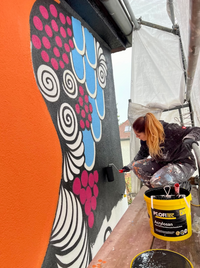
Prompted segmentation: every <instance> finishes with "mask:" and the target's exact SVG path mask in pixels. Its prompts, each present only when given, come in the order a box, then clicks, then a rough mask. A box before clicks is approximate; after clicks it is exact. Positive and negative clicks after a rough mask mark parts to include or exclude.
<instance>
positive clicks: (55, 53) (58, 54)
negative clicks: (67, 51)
mask: <svg viewBox="0 0 200 268" xmlns="http://www.w3.org/2000/svg"><path fill="white" fill-rule="evenodd" d="M53 53H54V55H55V56H56V57H60V52H59V50H58V48H57V47H54V49H53Z"/></svg>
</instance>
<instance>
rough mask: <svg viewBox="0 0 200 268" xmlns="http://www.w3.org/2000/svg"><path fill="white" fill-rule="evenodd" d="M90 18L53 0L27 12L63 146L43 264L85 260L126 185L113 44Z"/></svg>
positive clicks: (40, 76)
mask: <svg viewBox="0 0 200 268" xmlns="http://www.w3.org/2000/svg"><path fill="white" fill-rule="evenodd" d="M86 26H87V24H86V23H85V22H84V21H83V20H82V19H80V16H79V15H77V13H76V12H74V11H73V10H72V8H71V7H70V6H68V5H67V4H66V3H65V6H63V5H59V4H57V3H56V2H55V1H53V0H51V1H47V0H37V1H36V2H35V4H34V6H33V8H32V11H31V14H30V39H31V44H32V47H31V48H32V51H31V52H32V62H33V70H34V74H35V79H36V81H37V84H38V90H40V92H41V94H42V96H43V98H44V101H45V103H46V105H47V108H48V111H49V113H50V115H51V119H52V121H53V124H54V126H55V129H56V131H57V134H58V137H59V140H60V146H61V150H62V154H63V173H62V178H61V185H60V193H59V200H58V208H57V211H55V221H54V223H52V234H51V237H50V240H49V246H48V249H47V252H46V256H45V259H44V263H43V265H42V268H57V267H58V265H59V267H63V268H64V267H75V265H77V268H78V267H81V268H86V267H87V266H88V264H89V262H90V261H91V259H92V257H93V256H92V249H91V248H92V246H93V245H94V243H95V241H96V239H97V236H98V234H99V231H100V229H101V227H102V223H103V221H104V220H105V219H107V221H109V220H110V219H111V218H112V210H113V209H114V208H115V207H116V206H117V204H118V203H119V202H121V200H122V198H123V194H124V191H125V182H124V177H123V174H120V173H119V172H118V170H117V169H116V168H115V167H117V168H118V169H120V168H122V155H121V147H120V138H119V126H118V118H117V108H116V98H115V89H114V82H113V70H112V62H111V52H110V50H109V49H108V46H105V45H104V42H103V43H101V42H99V40H101V38H98V39H97V38H95V36H97V33H96V34H95V36H94V35H93V33H94V29H93V30H91V28H89V27H88V28H89V29H88V28H87V27H86ZM99 27H100V25H99ZM81 31H82V33H83V32H84V34H83V36H84V38H82V37H81V36H80V35H81ZM77 33H78V34H77ZM94 38H95V39H94ZM91 40H92V41H91ZM93 40H94V41H95V42H94V41H93ZM93 46H94V47H93ZM81 48H82V50H81ZM93 49H94V51H96V55H95V53H92V51H93ZM94 55H95V57H96V58H95V59H94V57H93V56H94ZM95 62H96V63H95ZM82 67H83V68H82ZM81 68H82V69H81ZM84 68H85V69H84ZM84 70H85V71H84ZM93 80H94V82H95V83H97V90H96V91H97V92H96V91H95V90H93V88H92V86H91V84H92V81H93ZM101 94H102V95H101ZM99 95H100V97H99ZM97 107H98V109H97ZM102 107H103V108H102ZM96 109H97V110H98V112H96ZM98 126H100V128H99V127H98ZM93 147H94V150H92V149H91V148H93ZM93 152H94V155H93ZM92 157H93V158H92ZM91 159H92V160H91ZM109 164H112V165H113V164H114V166H115V167H114V166H113V168H112V170H113V176H114V181H112V182H109V181H108V178H107V176H106V174H105V170H104V168H105V167H107V166H108V165H109ZM121 213H122V212H120V211H119V212H118V214H119V215H120V214H121ZM106 230H110V231H112V228H111V227H110V226H109V225H107V229H106ZM104 237H106V233H105V234H104ZM100 239H101V243H102V244H103V242H104V241H103V239H104V238H103V237H101V238H100ZM74 252H76V253H74Z"/></svg>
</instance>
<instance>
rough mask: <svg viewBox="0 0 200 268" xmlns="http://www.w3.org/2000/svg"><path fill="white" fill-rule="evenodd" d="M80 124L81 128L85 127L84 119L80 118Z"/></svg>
mask: <svg viewBox="0 0 200 268" xmlns="http://www.w3.org/2000/svg"><path fill="white" fill-rule="evenodd" d="M80 126H81V128H82V129H84V128H85V123H84V121H83V120H82V119H81V120H80Z"/></svg>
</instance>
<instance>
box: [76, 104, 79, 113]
mask: <svg viewBox="0 0 200 268" xmlns="http://www.w3.org/2000/svg"><path fill="white" fill-rule="evenodd" d="M75 110H76V112H77V114H79V113H80V106H79V104H76V105H75Z"/></svg>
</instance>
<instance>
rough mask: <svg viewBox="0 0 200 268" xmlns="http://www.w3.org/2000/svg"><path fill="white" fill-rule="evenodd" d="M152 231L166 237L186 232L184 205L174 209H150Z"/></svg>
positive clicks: (181, 234)
mask: <svg viewBox="0 0 200 268" xmlns="http://www.w3.org/2000/svg"><path fill="white" fill-rule="evenodd" d="M151 212H152V219H153V227H154V233H156V234H158V235H161V236H166V237H179V236H184V235H187V234H188V227H187V220H186V210H185V207H183V208H180V209H176V210H158V209H154V208H153V209H151Z"/></svg>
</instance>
